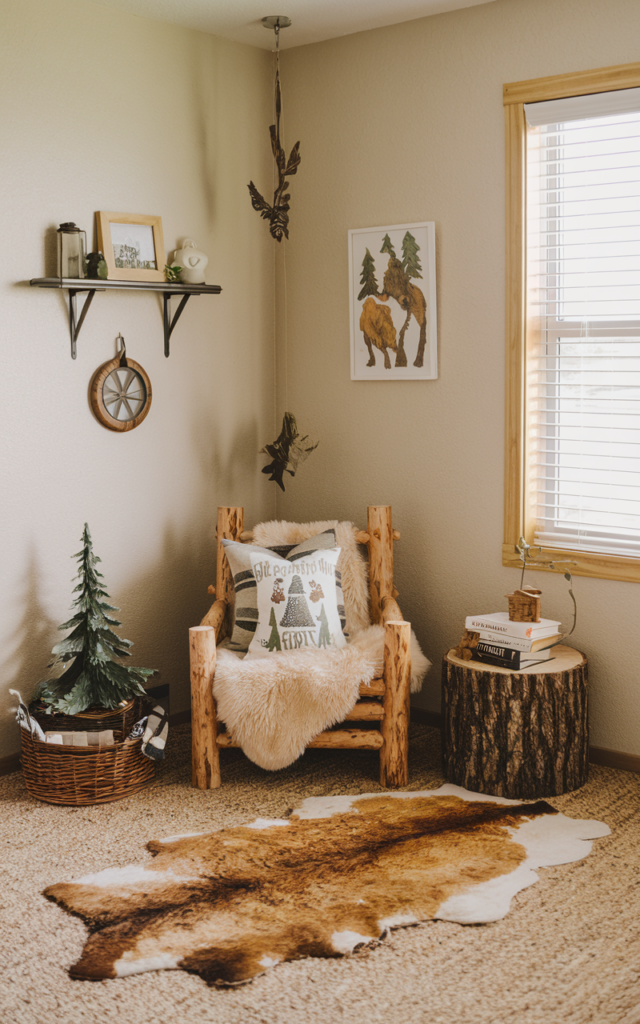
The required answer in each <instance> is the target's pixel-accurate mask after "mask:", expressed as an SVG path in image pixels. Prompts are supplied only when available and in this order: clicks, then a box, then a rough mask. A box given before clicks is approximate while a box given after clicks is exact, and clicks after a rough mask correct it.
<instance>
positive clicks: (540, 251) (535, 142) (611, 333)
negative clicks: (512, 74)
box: [525, 89, 640, 557]
mask: <svg viewBox="0 0 640 1024" xmlns="http://www.w3.org/2000/svg"><path fill="white" fill-rule="evenodd" d="M525 115H526V117H527V121H528V123H529V125H530V127H529V129H528V131H527V204H528V209H527V239H528V241H527V277H528V327H527V430H528V442H529V444H528V451H529V463H528V474H529V479H528V484H529V487H528V493H529V497H530V502H531V514H532V515H533V516H534V518H535V522H536V532H535V537H536V543H540V544H545V545H548V546H551V547H560V548H562V547H564V548H574V549H582V550H585V551H600V552H608V553H611V554H621V555H629V554H631V555H637V556H638V557H640V89H628V90H622V91H620V92H610V93H604V94H599V95H594V96H581V97H576V98H571V99H566V100H552V101H548V102H545V103H534V104H527V105H525Z"/></svg>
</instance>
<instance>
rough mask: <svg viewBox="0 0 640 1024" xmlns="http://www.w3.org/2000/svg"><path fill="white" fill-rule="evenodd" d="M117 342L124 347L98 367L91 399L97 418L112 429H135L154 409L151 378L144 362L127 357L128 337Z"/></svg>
mask: <svg viewBox="0 0 640 1024" xmlns="http://www.w3.org/2000/svg"><path fill="white" fill-rule="evenodd" d="M116 341H120V342H122V348H121V349H120V351H119V352H118V355H117V356H116V357H115V359H110V360H109V361H108V362H107V363H103V364H102V366H99V367H98V369H97V370H96V372H95V374H94V377H93V380H92V381H91V388H90V390H89V402H90V404H91V410H92V412H93V414H94V416H95V417H96V419H97V420H98V421H99V422H100V423H102V425H103V427H108V429H109V430H120V431H122V430H133V429H134V427H138V426H139V425H140V424H141V423H142V421H143V419H144V418H145V416H146V415H147V413H148V412H149V409H150V408H151V381H150V380H149V377H148V376H147V373H146V370H144V368H143V367H142V366H140V363H136V362H135V361H134V360H133V359H128V358H127V348H126V345H125V341H124V338H123V337H122V335H121V334H119V335H118V337H117V338H116Z"/></svg>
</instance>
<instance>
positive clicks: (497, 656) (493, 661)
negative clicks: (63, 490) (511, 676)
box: [473, 641, 521, 669]
mask: <svg viewBox="0 0 640 1024" xmlns="http://www.w3.org/2000/svg"><path fill="white" fill-rule="evenodd" d="M520 655H521V651H514V650H511V649H510V648H509V647H500V646H499V645H498V644H492V643H487V642H486V641H485V642H483V641H479V642H478V646H477V647H476V648H475V650H474V651H473V657H474V658H477V659H478V661H485V662H487V664H489V665H499V666H500V667H501V668H515V669H518V668H520V660H521V659H520Z"/></svg>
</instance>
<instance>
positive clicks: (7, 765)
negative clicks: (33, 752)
mask: <svg viewBox="0 0 640 1024" xmlns="http://www.w3.org/2000/svg"><path fill="white" fill-rule="evenodd" d="M18 771H20V754H19V753H16V754H9V756H8V757H0V775H11V773H12V772H18Z"/></svg>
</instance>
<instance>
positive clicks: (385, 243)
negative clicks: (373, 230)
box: [380, 234, 396, 257]
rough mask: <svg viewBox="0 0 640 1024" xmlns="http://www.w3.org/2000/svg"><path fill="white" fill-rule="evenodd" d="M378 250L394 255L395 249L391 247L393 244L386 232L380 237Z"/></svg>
mask: <svg viewBox="0 0 640 1024" xmlns="http://www.w3.org/2000/svg"><path fill="white" fill-rule="evenodd" d="M380 252H386V253H388V254H389V256H393V257H395V254H396V250H395V249H394V248H393V244H392V242H391V239H390V238H389V235H388V234H386V235H385V236H384V238H383V239H382V249H381V250H380Z"/></svg>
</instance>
